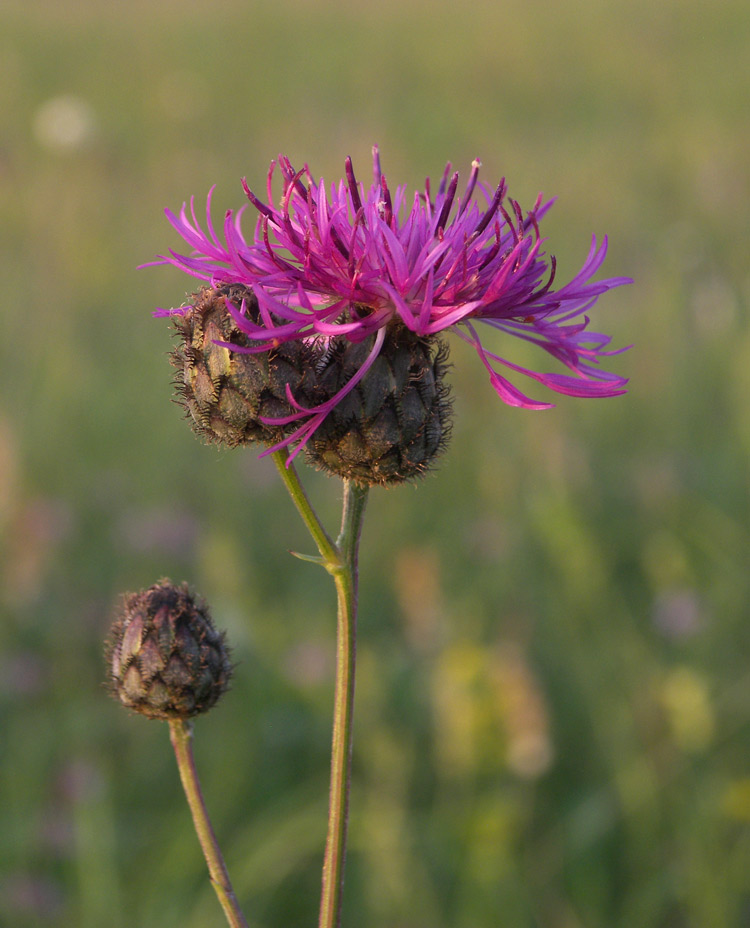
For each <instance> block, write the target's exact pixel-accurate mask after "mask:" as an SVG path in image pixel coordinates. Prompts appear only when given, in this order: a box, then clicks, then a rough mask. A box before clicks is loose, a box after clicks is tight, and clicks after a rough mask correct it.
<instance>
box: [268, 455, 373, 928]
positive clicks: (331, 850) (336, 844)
mask: <svg viewBox="0 0 750 928" xmlns="http://www.w3.org/2000/svg"><path fill="white" fill-rule="evenodd" d="M272 457H273V459H274V461H275V463H276V467H277V468H278V471H279V474H280V475H281V479H282V480H283V481H284V485H285V486H286V488H287V490H288V491H289V495H290V496H291V497H292V501H293V502H294V505H295V506H296V507H297V511H298V512H299V514H300V515H301V516H302V519H303V521H304V523H305V525H306V526H307V528H308V531H309V532H310V534H311V535H312V537H313V540H314V541H315V544H316V545H317V547H318V551H319V552H320V561H319V563H321V564H322V565H323V566H324V567H325V568H326V570H327V571H328V572H329V573H330V574H331V576H332V577H333V579H334V583H335V584H336V595H337V599H338V611H337V633H336V684H335V692H334V705H333V745H332V749H331V786H330V793H329V801H328V836H327V838H326V850H325V858H324V861H323V885H322V892H321V899H320V919H319V922H318V926H319V928H339V925H340V924H341V897H342V891H343V886H344V862H345V859H346V833H347V826H348V821H349V790H350V784H351V768H352V732H353V716H354V665H355V653H356V628H357V586H358V580H359V571H358V555H359V539H360V535H361V532H362V519H363V517H364V512H365V504H366V503H367V493H368V489H369V488H368V487H361V486H358V485H357V484H356V483H354V482H352V481H351V480H345V481H344V507H343V513H342V516H341V532H340V533H339V537H338V539H337V540H336V541H335V542H334V541H333V540H332V539H331V537H330V535H329V534H328V533H327V532H326V530H325V528H324V527H323V525H322V523H321V521H320V519H319V518H318V516H317V515H316V513H315V510H314V509H313V508H312V505H311V504H310V501H309V500H308V498H307V495H306V494H305V491H304V489H303V488H302V485H301V484H300V482H299V477H298V476H297V472H296V471H295V469H294V467H293V466H292V465H291V464H289V462H288V454H287V452H286V451H276V452H275V453H274V454H273V455H272ZM308 560H311V559H308Z"/></svg>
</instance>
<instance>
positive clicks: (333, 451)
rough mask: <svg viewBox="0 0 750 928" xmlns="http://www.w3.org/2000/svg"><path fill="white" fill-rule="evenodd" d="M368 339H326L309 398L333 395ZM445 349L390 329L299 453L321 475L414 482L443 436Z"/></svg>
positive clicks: (436, 341) (360, 359) (446, 420)
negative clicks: (357, 378) (363, 371)
mask: <svg viewBox="0 0 750 928" xmlns="http://www.w3.org/2000/svg"><path fill="white" fill-rule="evenodd" d="M373 341H374V336H371V337H369V338H367V339H365V340H364V341H360V342H351V341H349V340H348V339H347V338H345V337H343V336H340V337H338V338H335V339H333V340H332V341H331V343H330V344H329V347H328V351H327V353H326V355H325V356H324V358H323V360H321V361H319V362H318V367H317V381H316V390H317V395H316V401H317V402H318V403H320V402H323V401H324V400H325V398H326V397H331V396H334V395H335V394H336V393H338V392H339V390H341V389H342V387H343V386H344V385H345V384H346V383H347V382H348V381H349V380H351V378H352V377H353V376H354V375H355V374H356V372H357V371H358V370H359V369H360V367H361V366H362V364H363V363H364V361H365V359H366V358H367V356H368V354H369V353H370V351H371V349H372V346H373ZM447 356H448V349H447V347H446V345H445V342H443V341H442V340H441V339H440V338H438V337H434V336H432V337H422V336H419V335H416V334H415V333H413V332H411V331H410V330H409V329H407V328H406V327H405V326H402V325H396V326H391V327H390V328H389V329H388V331H387V333H386V336H385V341H384V342H383V346H382V348H381V350H380V353H379V355H378V357H377V358H376V359H375V361H374V363H373V364H372V367H370V369H369V370H368V371H367V373H366V374H365V375H364V377H363V378H362V379H361V380H360V381H359V383H358V384H357V385H356V387H355V388H354V389H353V390H351V391H350V392H349V393H348V394H346V396H344V397H343V398H342V399H341V401H340V402H338V403H337V404H336V405H335V406H333V408H332V409H331V411H330V412H329V413H328V415H327V416H326V418H325V419H324V420H323V422H322V424H321V425H320V426H319V428H318V429H317V430H316V431H315V432H314V433H313V434H312V436H311V437H310V439H309V441H308V443H307V445H306V446H305V451H306V453H307V457H308V459H309V460H310V462H311V463H312V464H313V465H314V466H316V467H318V468H320V469H321V470H325V471H328V472H329V473H333V474H337V475H338V476H340V477H344V478H347V479H350V480H354V481H355V482H357V483H360V484H364V485H368V486H373V485H375V484H381V485H387V484H396V483H402V482H403V481H404V480H409V479H410V478H413V477H419V476H421V475H422V474H424V472H425V471H426V470H427V469H428V468H429V466H430V465H431V464H432V462H433V461H434V459H435V457H436V456H437V455H438V454H439V453H440V452H441V451H442V450H443V449H444V448H445V446H446V444H447V442H448V438H449V434H450V414H451V408H452V407H451V401H450V398H449V394H450V388H449V386H448V384H447V383H446V381H445V372H446V368H447V363H446V361H447Z"/></svg>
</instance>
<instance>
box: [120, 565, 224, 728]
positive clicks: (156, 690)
mask: <svg viewBox="0 0 750 928" xmlns="http://www.w3.org/2000/svg"><path fill="white" fill-rule="evenodd" d="M105 658H106V662H107V671H108V675H109V683H110V689H111V691H112V694H113V695H114V696H115V697H116V698H117V699H119V700H120V702H121V703H122V704H123V705H124V706H127V708H129V709H133V711H135V712H139V713H141V715H145V716H147V717H148V718H151V719H187V718H191V717H192V716H194V715H199V714H200V713H201V712H207V711H208V710H209V709H210V708H211V707H212V706H214V705H215V704H216V702H217V701H218V700H219V698H220V697H221V695H222V694H223V693H224V692H225V691H226V689H227V687H228V685H229V678H230V676H231V674H232V665H231V663H230V661H229V654H228V650H227V646H226V644H225V641H224V635H223V634H222V633H220V632H218V631H217V630H216V628H215V627H214V624H213V622H212V621H211V615H210V613H209V610H208V606H207V605H206V603H205V602H204V601H203V600H202V599H200V598H199V597H196V596H194V595H193V594H192V593H191V592H190V590H189V589H188V587H187V585H186V584H182V585H181V586H176V585H175V584H173V583H172V582H171V581H169V580H160V581H159V583H155V584H154V585H153V586H152V587H149V588H148V589H147V590H141V592H139V593H129V594H127V595H126V596H124V597H123V600H122V604H121V607H120V610H119V612H118V614H117V616H116V618H115V621H114V623H113V625H112V630H111V638H110V641H109V643H108V645H107V649H106V655H105Z"/></svg>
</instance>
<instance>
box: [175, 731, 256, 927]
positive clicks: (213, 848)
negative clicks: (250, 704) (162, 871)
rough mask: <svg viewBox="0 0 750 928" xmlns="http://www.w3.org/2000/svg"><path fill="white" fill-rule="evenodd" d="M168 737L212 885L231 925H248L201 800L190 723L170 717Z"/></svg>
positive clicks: (201, 794)
mask: <svg viewBox="0 0 750 928" xmlns="http://www.w3.org/2000/svg"><path fill="white" fill-rule="evenodd" d="M169 737H170V740H171V741H172V747H173V748H174V753H175V757H176V758H177V767H178V769H179V771H180V779H181V780H182V787H183V789H184V790H185V796H186V798H187V801H188V805H189V806H190V812H191V814H192V816H193V824H194V825H195V831H196V833H197V835H198V840H199V841H200V845H201V849H202V851H203V856H204V857H205V858H206V863H207V864H208V873H209V876H210V878H211V885H212V886H213V888H214V890H215V891H216V895H217V896H218V898H219V902H220V903H221V907H222V909H223V910H224V914H225V915H226V918H227V921H228V922H229V924H230V926H231V928H248V925H247V922H246V921H245V916H244V915H243V914H242V910H241V909H240V907H239V903H238V902H237V899H236V897H235V895H234V890H233V889H232V884H231V882H230V881H229V874H228V873H227V868H226V864H225V863H224V858H223V857H222V854H221V850H220V848H219V844H218V842H217V840H216V835H215V834H214V830H213V828H212V827H211V820H210V819H209V817H208V811H207V810H206V804H205V802H204V801H203V793H202V792H201V786H200V781H199V780H198V771H197V770H196V769H195V758H194V756H193V743H192V742H193V728H192V725H191V724H190V723H189V722H185V721H182V720H181V719H172V720H170V722H169Z"/></svg>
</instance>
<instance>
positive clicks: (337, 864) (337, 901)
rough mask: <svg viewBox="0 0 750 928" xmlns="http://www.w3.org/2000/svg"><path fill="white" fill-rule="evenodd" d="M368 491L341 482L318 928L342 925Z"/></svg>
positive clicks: (333, 571)
mask: <svg viewBox="0 0 750 928" xmlns="http://www.w3.org/2000/svg"><path fill="white" fill-rule="evenodd" d="M367 491H368V488H367V487H359V486H357V485H356V484H354V483H352V481H350V480H345V481H344V510H343V515H342V519H341V534H340V535H339V538H338V542H337V548H338V550H339V552H340V555H341V560H342V563H341V566H340V567H339V568H338V569H336V570H331V571H330V572H331V573H332V574H333V578H334V581H335V583H336V593H337V596H338V622H337V644H336V686H335V694H334V708H333V746H332V751H331V787H330V794H329V806H328V837H327V839H326V851H325V859H324V862H323V886H322V893H321V899H320V919H319V922H318V925H319V928H338V926H339V925H340V923H341V897H342V891H343V887H344V862H345V858H346V832H347V825H348V820H349V788H350V783H351V767H352V733H353V724H352V723H353V716H354V666H355V653H356V627H357V585H358V553H359V539H360V534H361V531H362V519H363V516H364V511H365V504H366V502H367Z"/></svg>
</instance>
